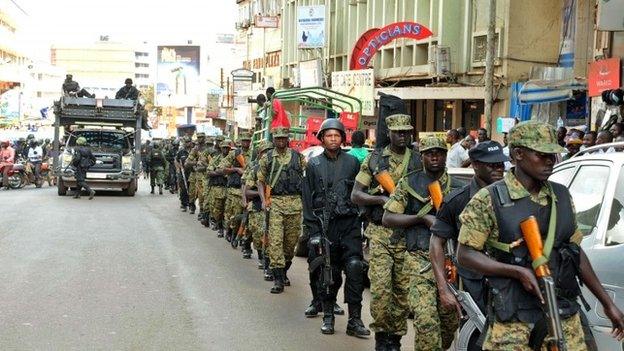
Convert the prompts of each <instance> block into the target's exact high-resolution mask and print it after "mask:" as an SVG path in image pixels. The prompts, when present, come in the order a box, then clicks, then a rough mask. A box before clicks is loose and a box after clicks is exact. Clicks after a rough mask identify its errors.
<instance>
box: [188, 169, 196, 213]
mask: <svg viewBox="0 0 624 351" xmlns="http://www.w3.org/2000/svg"><path fill="white" fill-rule="evenodd" d="M196 180H197V173H195V172H191V175H190V176H189V177H188V179H187V181H188V183H189V187H188V195H189V206H192V207H195V201H196V200H197V190H196Z"/></svg>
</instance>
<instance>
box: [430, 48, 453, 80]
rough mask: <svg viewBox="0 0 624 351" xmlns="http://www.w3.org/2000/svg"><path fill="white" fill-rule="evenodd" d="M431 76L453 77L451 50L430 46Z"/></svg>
mask: <svg viewBox="0 0 624 351" xmlns="http://www.w3.org/2000/svg"><path fill="white" fill-rule="evenodd" d="M427 62H428V63H429V75H430V76H432V77H448V76H450V75H451V73H452V72H451V48H450V47H448V46H440V45H435V44H434V45H429V51H428V60H427Z"/></svg>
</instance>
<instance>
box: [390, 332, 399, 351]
mask: <svg viewBox="0 0 624 351" xmlns="http://www.w3.org/2000/svg"><path fill="white" fill-rule="evenodd" d="M387 350H388V351H401V335H396V334H388V348H387Z"/></svg>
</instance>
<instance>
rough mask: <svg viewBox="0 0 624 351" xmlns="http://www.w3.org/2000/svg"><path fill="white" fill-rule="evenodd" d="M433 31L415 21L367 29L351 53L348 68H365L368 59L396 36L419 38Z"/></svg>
mask: <svg viewBox="0 0 624 351" xmlns="http://www.w3.org/2000/svg"><path fill="white" fill-rule="evenodd" d="M431 35H433V33H432V32H431V31H430V30H429V28H427V27H425V26H423V25H420V24H418V23H416V22H397V23H392V24H389V25H387V26H385V27H383V28H381V29H379V30H376V31H375V30H374V29H371V30H368V31H367V32H366V33H364V34H363V35H362V37H360V39H359V40H358V41H357V43H356V45H355V47H354V48H353V52H352V55H351V66H350V69H352V70H354V69H366V68H368V64H369V62H370V60H371V59H372V58H373V56H375V54H376V53H377V51H378V50H379V49H381V47H382V46H384V45H386V44H388V43H390V42H391V41H393V40H395V39H397V38H411V39H416V40H421V39H425V38H428V37H430V36H431Z"/></svg>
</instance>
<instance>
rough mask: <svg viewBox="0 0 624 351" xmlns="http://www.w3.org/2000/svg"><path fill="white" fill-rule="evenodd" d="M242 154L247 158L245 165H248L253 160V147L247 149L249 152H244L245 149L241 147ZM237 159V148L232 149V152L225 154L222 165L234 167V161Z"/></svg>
mask: <svg viewBox="0 0 624 351" xmlns="http://www.w3.org/2000/svg"><path fill="white" fill-rule="evenodd" d="M241 152H242V155H243V157H244V158H245V165H248V164H249V163H250V162H251V148H250V149H249V150H247V152H244V151H243V149H241ZM235 160H236V150H232V151H230V153H228V154H227V156H225V157H224V158H223V161H221V162H222V164H221V166H222V167H223V168H230V167H234V161H235Z"/></svg>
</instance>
